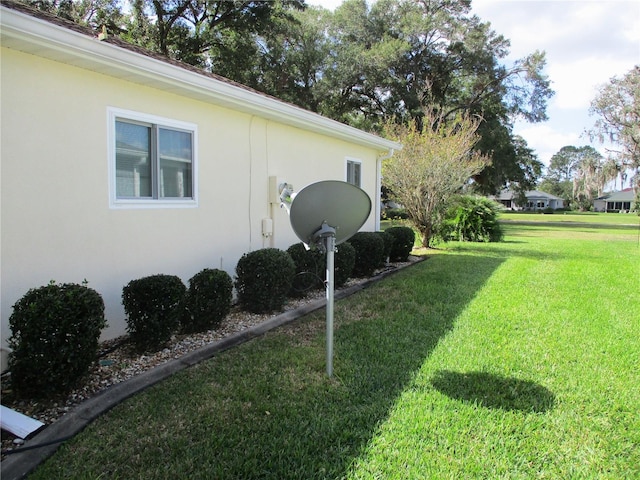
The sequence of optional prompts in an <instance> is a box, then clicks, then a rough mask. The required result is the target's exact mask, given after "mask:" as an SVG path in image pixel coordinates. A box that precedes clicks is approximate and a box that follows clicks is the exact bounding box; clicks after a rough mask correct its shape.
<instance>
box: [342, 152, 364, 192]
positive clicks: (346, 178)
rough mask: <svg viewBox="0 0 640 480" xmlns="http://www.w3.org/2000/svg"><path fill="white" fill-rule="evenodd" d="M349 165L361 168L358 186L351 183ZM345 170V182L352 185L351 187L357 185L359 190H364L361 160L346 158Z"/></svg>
mask: <svg viewBox="0 0 640 480" xmlns="http://www.w3.org/2000/svg"><path fill="white" fill-rule="evenodd" d="M349 164H354V165H359V166H360V184H359V185H356V184H355V183H351V182H349ZM344 165H345V167H344V168H345V170H344V179H345V182H347V183H351V185H355V186H356V187H358V188H362V160H360V159H359V158H352V157H346V158H345V162H344Z"/></svg>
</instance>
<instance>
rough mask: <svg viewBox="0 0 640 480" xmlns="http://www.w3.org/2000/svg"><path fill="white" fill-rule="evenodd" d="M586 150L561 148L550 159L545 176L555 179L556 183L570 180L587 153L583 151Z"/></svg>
mask: <svg viewBox="0 0 640 480" xmlns="http://www.w3.org/2000/svg"><path fill="white" fill-rule="evenodd" d="M587 148H588V147H580V148H578V147H574V146H572V145H567V146H565V147H562V148H561V149H560V150H558V152H557V153H555V154H554V155H553V156H552V157H551V161H550V162H549V168H548V169H547V175H546V176H547V177H552V178H556V179H558V181H564V180H571V179H572V178H573V175H574V173H575V171H576V170H577V169H578V166H579V165H580V162H581V160H582V158H583V157H584V156H585V154H586V153H587V152H586V150H585V149H587Z"/></svg>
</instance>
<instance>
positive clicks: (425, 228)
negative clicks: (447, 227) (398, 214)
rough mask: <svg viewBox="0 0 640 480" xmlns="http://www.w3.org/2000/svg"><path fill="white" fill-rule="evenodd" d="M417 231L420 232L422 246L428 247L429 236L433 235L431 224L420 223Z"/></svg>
mask: <svg viewBox="0 0 640 480" xmlns="http://www.w3.org/2000/svg"><path fill="white" fill-rule="evenodd" d="M418 231H419V232H420V236H421V237H422V246H423V247H424V248H429V245H430V243H431V237H432V236H433V232H432V229H431V225H420V226H419V227H418Z"/></svg>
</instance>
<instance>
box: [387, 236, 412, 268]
mask: <svg viewBox="0 0 640 480" xmlns="http://www.w3.org/2000/svg"><path fill="white" fill-rule="evenodd" d="M385 232H386V233H388V234H390V235H392V236H393V245H392V246H391V252H390V254H389V260H390V261H392V262H396V261H400V262H406V261H407V260H408V258H409V255H410V254H411V250H413V245H414V243H415V241H416V233H415V232H414V231H413V229H412V228H411V227H390V228H387V229H386V230H385Z"/></svg>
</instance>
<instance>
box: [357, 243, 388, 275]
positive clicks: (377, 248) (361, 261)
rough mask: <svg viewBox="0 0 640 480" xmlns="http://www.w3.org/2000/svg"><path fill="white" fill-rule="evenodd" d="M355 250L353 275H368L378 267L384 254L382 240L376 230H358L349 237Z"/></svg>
mask: <svg viewBox="0 0 640 480" xmlns="http://www.w3.org/2000/svg"><path fill="white" fill-rule="evenodd" d="M349 243H350V244H351V245H352V246H353V248H355V250H356V261H355V264H354V266H353V275H354V276H356V277H370V276H372V275H373V272H374V271H375V270H376V268H378V266H379V265H380V262H381V261H382V259H383V255H384V240H383V239H382V237H381V236H380V235H378V234H377V233H376V232H358V233H356V234H355V235H354V236H353V237H351V238H350V239H349Z"/></svg>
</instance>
